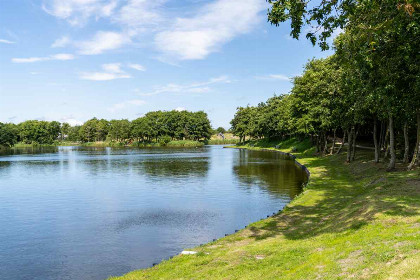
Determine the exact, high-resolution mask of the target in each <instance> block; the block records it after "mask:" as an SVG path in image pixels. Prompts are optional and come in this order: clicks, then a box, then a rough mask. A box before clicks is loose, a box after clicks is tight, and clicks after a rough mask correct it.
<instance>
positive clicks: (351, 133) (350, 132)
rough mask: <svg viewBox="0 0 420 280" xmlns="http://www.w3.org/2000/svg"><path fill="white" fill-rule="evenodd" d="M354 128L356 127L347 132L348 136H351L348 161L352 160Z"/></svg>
mask: <svg viewBox="0 0 420 280" xmlns="http://www.w3.org/2000/svg"><path fill="white" fill-rule="evenodd" d="M353 130H354V128H353V127H352V128H351V130H350V131H348V132H347V134H348V138H349V141H348V146H347V162H350V161H351V148H352V146H353V145H352V140H353V139H352V138H353Z"/></svg>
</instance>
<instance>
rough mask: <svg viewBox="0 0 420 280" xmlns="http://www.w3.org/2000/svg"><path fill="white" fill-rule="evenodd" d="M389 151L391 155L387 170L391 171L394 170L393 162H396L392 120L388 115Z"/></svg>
mask: <svg viewBox="0 0 420 280" xmlns="http://www.w3.org/2000/svg"><path fill="white" fill-rule="evenodd" d="M389 151H390V153H391V160H390V161H389V165H388V168H387V170H388V171H391V170H393V169H395V161H396V154H395V133H394V119H393V118H392V115H391V114H390V115H389Z"/></svg>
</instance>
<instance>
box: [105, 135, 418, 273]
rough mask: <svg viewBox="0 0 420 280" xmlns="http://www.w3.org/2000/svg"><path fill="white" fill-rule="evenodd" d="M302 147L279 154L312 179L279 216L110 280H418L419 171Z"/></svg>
mask: <svg viewBox="0 0 420 280" xmlns="http://www.w3.org/2000/svg"><path fill="white" fill-rule="evenodd" d="M273 144H274V143H268V142H260V143H257V144H251V145H248V148H249V147H250V146H254V147H252V148H254V149H256V148H257V147H255V146H262V147H269V146H272V145H273ZM308 146H309V145H308V143H307V142H300V143H297V142H295V141H294V140H289V141H286V142H283V143H282V144H281V145H280V147H279V148H280V149H281V150H282V151H286V152H289V151H290V150H291V148H292V147H294V148H295V149H297V152H295V153H294V154H295V155H296V156H297V157H298V160H299V162H301V163H302V164H305V165H306V166H307V167H308V168H309V170H310V172H311V178H310V182H309V184H308V186H307V187H306V189H305V190H304V192H303V193H302V194H301V195H299V196H298V197H297V198H296V199H295V200H294V201H292V202H291V203H290V204H289V205H288V206H287V208H286V209H285V210H284V211H282V212H281V213H280V214H278V215H276V216H273V217H270V218H268V219H265V220H262V221H259V222H256V223H253V224H251V225H250V226H248V228H246V229H244V230H241V231H239V232H238V233H236V234H233V235H230V236H228V237H225V238H222V239H219V240H218V241H216V242H212V243H209V244H206V245H203V246H201V247H197V248H194V249H193V250H196V251H198V252H199V253H198V254H196V255H182V256H177V257H175V258H173V259H171V260H169V261H163V262H162V263H161V264H159V265H157V266H155V267H152V268H149V269H145V270H138V271H134V272H131V273H128V274H127V275H124V276H122V277H120V278H118V277H117V278H111V279H121V280H122V279H348V278H353V279H420V211H419V209H420V170H415V171H410V172H408V171H405V169H404V168H403V167H402V166H398V167H399V170H398V171H397V172H392V173H387V172H386V171H385V169H386V166H385V165H384V164H374V163H373V162H372V160H371V159H372V155H371V154H370V153H368V152H363V153H362V152H358V153H357V155H356V157H357V161H355V162H353V163H351V164H345V163H344V161H345V154H342V155H333V156H326V157H317V156H314V155H313V149H307V148H308ZM305 149H306V150H305Z"/></svg>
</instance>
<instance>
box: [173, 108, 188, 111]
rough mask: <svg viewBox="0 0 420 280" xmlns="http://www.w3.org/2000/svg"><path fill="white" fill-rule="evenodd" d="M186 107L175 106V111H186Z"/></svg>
mask: <svg viewBox="0 0 420 280" xmlns="http://www.w3.org/2000/svg"><path fill="white" fill-rule="evenodd" d="M186 110H187V109H185V108H184V107H177V108H175V111H178V112H182V111H186Z"/></svg>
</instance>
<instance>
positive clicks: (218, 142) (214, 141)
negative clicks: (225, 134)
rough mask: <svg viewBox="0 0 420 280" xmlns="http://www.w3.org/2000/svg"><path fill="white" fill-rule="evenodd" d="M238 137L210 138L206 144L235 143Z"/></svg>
mask: <svg viewBox="0 0 420 280" xmlns="http://www.w3.org/2000/svg"><path fill="white" fill-rule="evenodd" d="M238 142H239V139H210V140H209V142H208V144H209V145H231V144H237V143H238Z"/></svg>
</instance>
